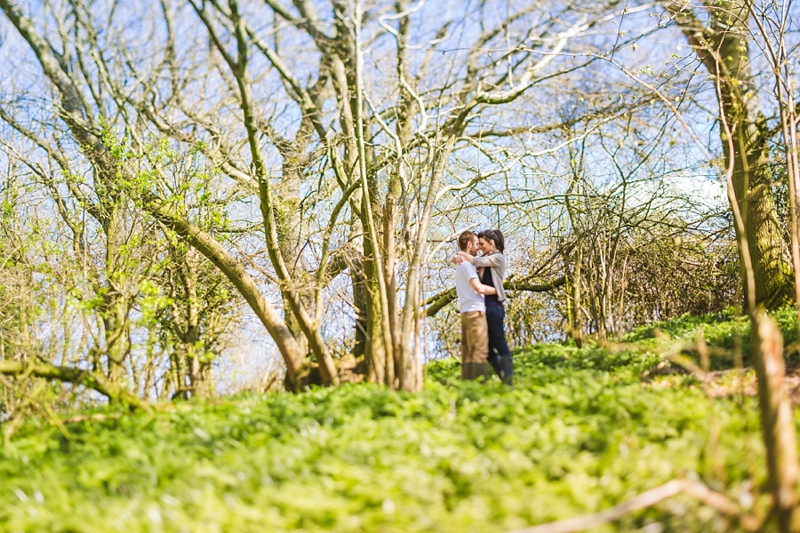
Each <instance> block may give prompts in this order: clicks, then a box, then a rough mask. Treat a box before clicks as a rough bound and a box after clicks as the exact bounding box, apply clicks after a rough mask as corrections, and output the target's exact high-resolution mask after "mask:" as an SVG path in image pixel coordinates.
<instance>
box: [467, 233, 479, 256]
mask: <svg viewBox="0 0 800 533" xmlns="http://www.w3.org/2000/svg"><path fill="white" fill-rule="evenodd" d="M467 253H468V254H469V255H472V256H476V255H478V237H475V236H473V237H472V240H471V241H469V243H468V244H467Z"/></svg>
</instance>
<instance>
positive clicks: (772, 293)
mask: <svg viewBox="0 0 800 533" xmlns="http://www.w3.org/2000/svg"><path fill="white" fill-rule="evenodd" d="M662 3H663V4H664V5H665V7H666V9H667V10H668V11H669V12H670V13H671V14H672V15H673V17H674V19H675V22H676V23H677V24H678V25H679V27H680V28H681V31H682V32H683V34H684V36H685V37H686V39H687V40H688V42H689V44H690V45H691V46H692V48H694V50H695V51H696V52H697V54H698V57H699V58H700V60H701V61H702V62H703V64H704V65H705V67H706V68H707V70H708V72H709V74H710V75H711V77H712V78H713V79H714V81H715V83H716V84H717V87H718V100H719V105H720V108H721V110H722V113H724V119H725V120H726V121H727V123H728V125H729V129H730V131H731V136H732V139H730V141H732V142H729V139H728V135H727V133H726V131H725V128H720V139H721V141H722V146H723V150H724V155H725V165H726V168H728V167H730V166H731V165H732V166H733V180H732V181H733V187H734V190H735V192H736V200H737V203H738V208H739V210H740V212H741V213H742V218H743V222H744V224H743V227H744V238H745V239H746V240H747V243H748V245H749V248H750V254H751V257H752V262H753V274H754V276H755V287H754V288H753V290H754V291H755V301H756V304H757V305H758V306H762V307H764V308H766V309H774V308H777V307H779V306H781V305H783V304H785V303H786V302H787V301H788V300H789V299H790V298H791V297H792V295H793V293H794V290H793V287H792V273H791V268H790V266H789V264H788V263H787V262H786V259H785V258H786V257H789V250H788V247H787V245H786V243H785V242H784V240H783V237H782V235H781V228H780V224H779V221H778V214H777V209H776V207H775V198H774V196H773V192H772V188H771V177H770V174H769V167H768V165H767V162H768V161H767V160H768V153H767V152H768V144H767V143H768V138H767V124H766V119H765V117H764V114H763V112H762V110H761V104H760V102H759V98H758V92H757V85H756V80H755V78H754V76H753V73H752V72H751V70H750V56H749V50H750V35H751V33H750V31H749V27H748V19H749V15H750V13H749V10H748V0H721V1H715V2H705V8H706V10H707V12H708V15H709V16H710V23H709V25H708V26H704V25H703V24H702V23H701V22H700V21H699V19H698V18H697V16H696V15H695V13H694V12H693V11H692V10H691V6H690V5H689V4H686V3H684V2H677V1H674V0H662ZM731 146H732V147H733V148H732V149H731ZM736 230H737V232H738V231H739V227H738V226H737V228H736ZM747 290H750V289H748V288H747V287H745V291H747ZM745 301H747V295H746V294H745Z"/></svg>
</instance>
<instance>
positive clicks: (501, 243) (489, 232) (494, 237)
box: [478, 229, 506, 253]
mask: <svg viewBox="0 0 800 533" xmlns="http://www.w3.org/2000/svg"><path fill="white" fill-rule="evenodd" d="M478 238H479V239H483V240H485V241H492V243H494V247H495V248H497V250H498V251H499V252H500V253H503V251H504V250H505V249H506V240H505V238H504V237H503V232H501V231H500V230H499V229H485V230H483V231H482V232H480V233H478Z"/></svg>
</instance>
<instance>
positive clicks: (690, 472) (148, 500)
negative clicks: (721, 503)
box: [0, 318, 767, 532]
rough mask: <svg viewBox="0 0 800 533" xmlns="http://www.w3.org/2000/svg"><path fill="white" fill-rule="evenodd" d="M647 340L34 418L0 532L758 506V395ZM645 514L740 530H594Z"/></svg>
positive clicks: (413, 524)
mask: <svg viewBox="0 0 800 533" xmlns="http://www.w3.org/2000/svg"><path fill="white" fill-rule="evenodd" d="M683 320H684V321H687V320H688V319H686V318H684V319H683ZM691 321H695V320H694V319H692V320H691ZM720 323H721V322H717V325H719V324H720ZM673 325H674V326H675V327H676V328H677V327H678V326H680V324H679V323H677V322H676V323H674V324H673ZM687 327H688V326H687ZM676 331H677V330H676ZM629 340H632V339H629ZM660 342H662V344H661V345H656V344H655V343H654V342H653V340H652V339H649V340H648V339H645V340H643V341H640V342H631V343H628V344H626V345H624V346H625V348H624V349H614V348H613V347H612V348H601V347H589V348H584V349H581V350H578V349H577V348H574V347H569V346H562V345H559V344H541V345H534V346H532V347H530V348H529V349H526V350H524V351H521V352H519V353H517V354H516V355H515V358H516V362H517V386H516V387H515V388H514V389H513V390H509V389H507V388H505V387H503V386H502V385H500V383H499V382H498V381H497V378H493V381H491V382H489V383H488V384H486V385H483V386H481V385H478V384H474V383H461V382H460V381H459V380H458V372H459V366H458V363H457V361H455V360H454V359H449V360H443V361H438V362H435V363H432V364H430V365H429V367H428V369H427V380H426V386H425V389H424V390H423V391H422V392H421V393H418V394H409V393H403V392H395V391H389V390H387V389H385V388H380V387H377V386H372V385H367V386H364V385H354V386H343V387H340V388H332V389H316V390H312V391H309V392H305V393H302V394H299V395H292V394H286V393H275V394H267V395H248V396H240V397H235V398H229V399H221V400H214V401H211V400H207V401H190V402H183V403H177V404H169V405H167V406H163V407H161V408H158V409H156V410H155V411H154V412H153V413H152V414H146V413H138V414H133V415H130V414H128V415H124V416H121V417H118V418H116V417H112V416H108V415H112V414H114V413H113V411H102V412H99V413H80V416H82V417H83V419H82V421H79V422H73V423H68V424H65V425H64V426H63V427H62V428H58V427H56V426H54V425H52V424H51V423H48V422H47V421H44V420H36V419H31V420H29V421H27V422H26V424H24V425H23V427H21V428H20V429H19V430H18V432H17V433H16V434H15V435H14V436H13V438H12V439H11V441H10V443H8V444H7V445H6V446H4V447H3V448H2V452H1V453H0V529H2V530H3V531H63V532H67V531H81V532H95V531H96V532H100V531H103V532H106V531H175V532H178V531H192V532H212V531H245V532H246V531H323V530H330V531H353V532H356V531H386V532H390V531H453V532H456V531H458V532H464V531H475V532H478V531H498V532H499V531H507V530H512V529H515V528H520V527H524V526H526V525H529V524H535V523H542V522H547V521H552V520H556V519H560V518H565V517H570V516H576V515H581V514H586V513H591V512H595V511H598V510H602V509H605V508H608V507H610V506H612V505H615V504H617V503H620V502H622V501H624V500H626V499H628V498H630V497H632V496H634V495H636V494H638V493H641V492H643V491H645V490H648V489H650V488H653V487H655V486H657V485H659V484H661V483H664V482H666V481H668V480H670V479H672V478H675V477H689V478H695V479H701V480H703V481H704V482H705V483H707V484H709V486H711V487H712V488H714V489H716V490H720V491H723V492H725V493H727V494H728V495H729V496H730V497H731V498H732V499H734V500H735V501H738V502H740V503H741V504H742V505H743V506H744V507H745V508H750V507H752V506H753V505H756V506H757V505H758V503H759V502H760V503H761V504H763V503H764V502H765V501H766V498H767V496H766V492H765V489H764V486H763V485H764V483H765V479H764V474H763V473H764V471H765V468H764V464H763V462H764V460H763V449H762V445H761V443H760V439H759V430H758V413H757V407H756V401H755V399H754V398H752V397H747V396H741V395H737V394H735V393H734V392H735V391H733V389H731V391H729V392H730V394H723V395H722V397H718V398H713V399H710V398H709V397H708V395H707V394H706V393H705V392H704V391H703V389H702V388H701V387H700V384H699V383H698V381H697V380H696V379H695V378H694V377H693V376H692V375H691V374H686V373H675V372H668V373H666V374H662V373H660V372H659V369H664V368H665V367H666V364H665V360H664V359H663V357H662V355H661V354H660V353H659V351H664V350H666V349H667V346H668V345H669V343H670V342H672V341H671V340H670V339H664V338H663V337H662V338H661V341H660ZM93 414H95V415H96V414H101V415H106V418H105V419H102V417H101V416H92V415H93ZM73 420H75V417H73ZM641 528H645V529H644V530H645V531H726V530H734V531H735V530H736V528H737V526H736V524H731V523H728V522H727V521H726V520H725V519H723V518H722V517H720V516H719V515H717V513H715V512H714V511H712V510H710V509H708V508H706V507H703V506H701V505H699V504H698V503H697V502H694V501H692V500H691V499H688V498H684V497H677V498H674V499H671V500H668V501H666V502H664V503H662V504H660V505H657V506H655V507H653V508H650V509H648V510H645V511H641V512H638V513H634V514H631V515H629V516H627V517H625V518H623V519H622V520H620V521H617V522H614V523H612V524H608V525H607V526H604V527H602V528H600V529H597V531H635V530H640V529H641Z"/></svg>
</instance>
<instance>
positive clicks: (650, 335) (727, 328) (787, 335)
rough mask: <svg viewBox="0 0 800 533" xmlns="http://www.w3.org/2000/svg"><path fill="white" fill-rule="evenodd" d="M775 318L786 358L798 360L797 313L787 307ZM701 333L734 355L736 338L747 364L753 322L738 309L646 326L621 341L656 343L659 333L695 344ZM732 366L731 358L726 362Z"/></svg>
mask: <svg viewBox="0 0 800 533" xmlns="http://www.w3.org/2000/svg"><path fill="white" fill-rule="evenodd" d="M769 314H770V316H772V317H773V318H774V319H775V321H776V322H777V323H778V327H779V328H780V330H781V334H782V335H783V341H784V345H785V346H787V349H786V358H787V359H788V360H798V359H800V357H798V350H797V347H796V344H797V341H798V329H797V311H796V309H795V308H794V306H786V307H782V308H780V309H777V310H775V311H771V312H770V313H769ZM698 331H702V333H703V337H704V338H705V340H706V342H707V343H708V344H709V345H710V346H716V347H718V348H725V349H727V350H730V351H733V350H734V349H735V348H736V345H737V337H738V339H739V342H741V351H742V354H743V357H744V360H745V362H747V360H748V353H749V351H750V349H751V346H752V345H751V339H750V322H749V321H748V320H747V318H746V317H744V316H742V315H741V314H740V313H738V312H737V311H736V310H735V309H727V310H725V311H722V312H719V313H711V314H708V315H702V316H692V315H688V314H686V315H683V316H681V317H678V318H676V319H674V320H667V321H663V322H656V323H654V324H650V325H647V326H643V327H640V328H637V329H635V330H634V331H632V332H631V333H629V334H628V335H625V336H624V337H622V339H621V340H622V341H623V342H642V341H644V342H647V340H648V339H654V338H655V337H656V333H657V332H661V333H664V334H666V337H668V338H671V339H677V340H684V341H694V340H695V339H696V338H697V332H698ZM724 359H726V360H727V361H728V365H727V366H730V364H731V362H732V361H733V358H732V357H728V358H724Z"/></svg>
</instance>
